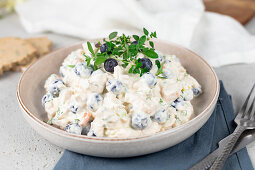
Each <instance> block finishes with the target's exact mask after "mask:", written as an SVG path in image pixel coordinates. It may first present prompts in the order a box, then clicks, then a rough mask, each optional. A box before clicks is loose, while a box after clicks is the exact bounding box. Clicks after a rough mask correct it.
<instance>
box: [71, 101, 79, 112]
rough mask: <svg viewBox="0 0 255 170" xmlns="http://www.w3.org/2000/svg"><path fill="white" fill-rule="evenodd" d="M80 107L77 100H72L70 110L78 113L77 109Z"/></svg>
mask: <svg viewBox="0 0 255 170" xmlns="http://www.w3.org/2000/svg"><path fill="white" fill-rule="evenodd" d="M78 109H79V106H78V104H77V103H76V102H71V104H70V107H69V110H70V111H71V112H72V113H74V114H76V113H77V111H78Z"/></svg>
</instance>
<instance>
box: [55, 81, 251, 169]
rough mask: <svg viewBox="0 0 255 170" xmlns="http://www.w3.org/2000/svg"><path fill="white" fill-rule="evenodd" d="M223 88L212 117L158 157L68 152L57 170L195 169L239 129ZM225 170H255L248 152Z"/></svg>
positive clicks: (239, 154) (235, 157) (241, 153)
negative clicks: (124, 156) (95, 155)
mask: <svg viewBox="0 0 255 170" xmlns="http://www.w3.org/2000/svg"><path fill="white" fill-rule="evenodd" d="M220 86H221V88H220V96H219V99H218V102H217V105H216V108H215V110H214V112H213V114H212V116H211V117H210V119H209V120H208V121H207V122H206V124H205V125H204V126H203V127H202V128H201V129H200V130H199V131H198V132H196V133H195V134H194V135H193V136H191V137H190V138H188V139H186V140H185V141H183V142H181V143H179V144H177V145H175V146H173V147H170V148H168V149H165V150H163V151H160V152H157V153H153V154H149V155H144V156H139V157H132V158H120V159H113V158H99V157H92V156H87V155H81V154H77V153H74V152H70V151H65V152H64V155H63V156H62V158H61V159H60V160H59V161H58V163H57V164H56V166H55V168H54V170H69V169H75V170H79V169H81V170H82V169H86V170H98V169H100V170H141V169H146V170H154V169H155V170H161V169H162V170H166V169H171V170H185V169H187V168H189V167H191V166H192V165H194V164H195V163H197V162H199V161H200V160H201V159H203V158H204V157H205V156H206V155H208V154H209V153H211V152H212V151H214V150H215V149H216V148H217V145H218V142H219V141H220V140H221V139H223V138H224V137H226V136H227V135H229V134H230V133H231V132H233V131H234V129H235V126H236V125H235V123H234V121H233V120H234V117H235V116H234V111H233V105H232V101H231V96H229V95H228V94H227V92H226V91H225V89H224V86H223V84H222V82H220ZM180 135H181V134H180ZM224 169H226V170H241V169H243V170H244V169H245V170H253V167H252V164H251V161H250V158H249V156H248V153H247V150H246V148H244V149H242V150H240V151H239V152H237V153H236V154H233V155H232V156H230V157H229V158H228V160H227V162H226V164H225V167H224Z"/></svg>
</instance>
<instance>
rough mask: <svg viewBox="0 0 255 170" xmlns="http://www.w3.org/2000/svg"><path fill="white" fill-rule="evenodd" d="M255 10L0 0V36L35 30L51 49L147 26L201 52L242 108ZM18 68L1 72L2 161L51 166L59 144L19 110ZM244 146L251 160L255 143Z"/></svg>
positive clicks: (169, 3) (154, 2) (10, 165)
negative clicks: (44, 135) (37, 129)
mask: <svg viewBox="0 0 255 170" xmlns="http://www.w3.org/2000/svg"><path fill="white" fill-rule="evenodd" d="M254 15H255V0H161V1H159V0H75V1H74V0H0V38H4V37H17V38H21V39H22V40H25V41H26V40H28V38H35V40H36V43H38V44H39V47H38V48H41V46H40V45H41V42H47V44H48V45H47V48H46V50H45V51H44V52H45V53H49V52H50V50H54V49H57V48H62V47H65V46H68V45H72V44H74V43H77V42H79V41H84V40H87V39H93V38H102V37H106V36H108V35H109V33H111V32H113V31H118V32H119V33H126V34H131V35H132V34H142V28H143V27H145V28H146V29H148V30H149V31H150V32H151V31H156V32H157V36H158V39H160V40H163V41H167V42H174V43H177V44H180V45H182V46H185V47H187V48H189V49H191V50H193V51H194V52H196V53H198V54H199V55H200V56H202V57H203V58H204V59H205V60H206V61H207V62H208V63H209V64H210V65H211V66H213V67H214V69H215V71H216V73H217V75H218V77H219V79H221V80H223V82H224V85H225V87H226V89H227V91H228V93H230V94H231V95H232V99H233V104H234V108H235V110H239V108H240V105H241V104H242V103H243V100H244V99H245V97H246V95H247V93H248V90H249V89H250V87H251V85H252V84H253V83H254V82H255V77H254V74H255V17H254ZM37 37H46V38H48V39H43V40H42V41H41V39H38V38H37ZM38 40H39V41H38ZM51 44H53V48H52V49H51V48H50V47H51ZM42 46H46V45H45V44H43V45H42ZM45 53H43V54H45ZM40 57H43V55H41V56H40ZM0 59H1V58H0ZM28 64H29V63H28ZM16 71H22V69H21V70H20V69H18V70H16ZM20 75H21V73H19V72H18V73H14V72H12V71H9V70H5V73H4V74H3V75H1V76H0V89H1V91H0V103H1V104H0V111H1V113H2V114H1V119H0V127H1V128H0V134H1V140H0V147H1V148H2V149H1V152H0V165H1V166H3V167H1V168H2V169H38V167H40V168H39V169H52V168H53V167H54V165H55V163H56V162H57V161H58V159H59V158H60V157H61V155H62V153H63V149H62V148H59V147H57V146H54V145H51V144H50V143H48V142H47V141H46V140H44V139H43V138H42V137H40V136H39V135H38V134H36V133H35V131H33V130H32V128H30V127H29V125H28V124H27V123H26V122H25V120H24V119H23V117H22V116H21V114H20V110H19V108H18V103H17V101H16V87H17V83H18V80H19V78H20ZM248 152H249V155H250V158H251V161H252V163H253V166H254V167H255V143H254V144H251V145H249V146H248Z"/></svg>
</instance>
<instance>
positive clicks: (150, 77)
mask: <svg viewBox="0 0 255 170" xmlns="http://www.w3.org/2000/svg"><path fill="white" fill-rule="evenodd" d="M142 79H143V80H144V81H145V82H146V83H147V85H148V86H149V87H154V86H155V85H156V84H157V79H156V76H155V75H154V74H152V73H150V72H147V73H145V74H143V76H142Z"/></svg>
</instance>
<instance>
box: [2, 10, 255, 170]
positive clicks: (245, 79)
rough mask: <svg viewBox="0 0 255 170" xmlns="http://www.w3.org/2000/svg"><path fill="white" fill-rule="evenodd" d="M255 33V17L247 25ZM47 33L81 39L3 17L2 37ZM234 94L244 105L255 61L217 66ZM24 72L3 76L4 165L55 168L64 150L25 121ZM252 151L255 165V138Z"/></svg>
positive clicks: (62, 40) (67, 40) (57, 39)
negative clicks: (19, 95) (31, 30)
mask: <svg viewBox="0 0 255 170" xmlns="http://www.w3.org/2000/svg"><path fill="white" fill-rule="evenodd" d="M246 28H247V30H248V31H249V32H250V33H252V34H255V18H254V19H253V20H252V21H251V22H250V23H249V24H247V25H246ZM41 35H46V36H48V37H49V38H50V39H51V40H52V41H53V43H54V47H53V48H54V49H56V48H59V47H64V46H67V45H70V44H73V43H75V42H77V41H80V39H77V38H73V37H68V36H63V35H57V34H52V33H46V34H40V35H38V34H36V35H33V34H28V33H26V32H25V30H24V29H23V28H22V26H21V24H20V22H19V20H18V17H17V16H16V15H15V14H12V15H9V16H6V17H4V18H3V19H1V20H0V37H6V36H15V37H21V38H25V37H35V36H41ZM215 70H216V72H217V75H218V77H219V79H221V80H223V82H224V84H225V87H226V89H227V91H228V93H229V94H231V95H232V97H233V102H234V107H235V110H238V109H239V108H240V105H241V104H242V102H243V100H244V98H245V97H246V95H247V93H248V91H249V88H250V87H251V86H252V84H253V82H255V76H254V75H255V63H254V64H237V65H230V66H224V67H220V68H216V69H215ZM20 75H21V73H14V72H6V73H5V74H4V75H2V76H0V115H1V116H0V148H1V149H0V169H26V170H30V169H52V168H53V167H54V165H55V164H56V162H57V161H58V160H59V158H60V157H61V155H62V154H63V151H64V150H63V149H62V148H59V147H57V146H54V145H52V144H50V143H49V142H47V141H46V140H45V139H43V138H42V137H41V136H39V135H38V134H37V133H36V132H35V131H34V130H33V129H32V128H31V127H30V126H29V125H28V124H27V122H26V121H25V119H24V118H23V117H22V115H21V111H20V109H19V106H18V102H17V100H16V88H17V83H18V80H19V77H20ZM247 148H248V152H249V155H250V158H251V161H252V163H253V167H255V142H253V143H251V144H250V145H248V147H247Z"/></svg>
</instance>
